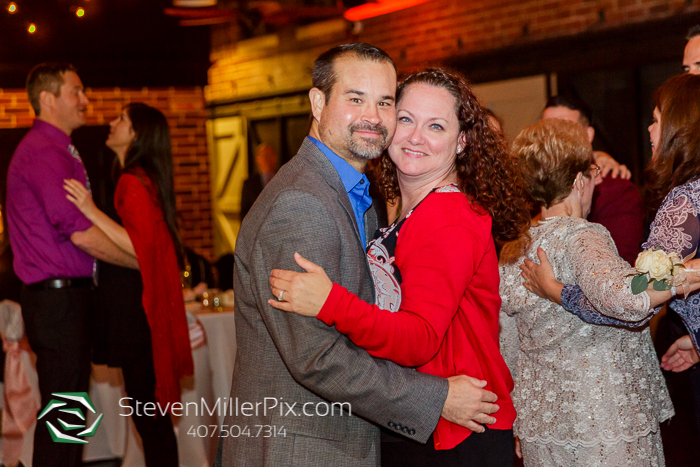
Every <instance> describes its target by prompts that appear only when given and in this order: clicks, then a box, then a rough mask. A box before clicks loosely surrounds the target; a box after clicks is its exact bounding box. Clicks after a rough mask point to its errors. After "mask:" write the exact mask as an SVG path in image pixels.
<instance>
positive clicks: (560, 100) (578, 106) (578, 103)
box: [544, 94, 593, 128]
mask: <svg viewBox="0 0 700 467" xmlns="http://www.w3.org/2000/svg"><path fill="white" fill-rule="evenodd" d="M550 107H566V108H567V109H571V110H576V111H577V112H578V113H579V114H581V118H580V119H579V123H580V124H581V125H583V126H584V128H587V127H589V126H591V121H592V120H593V113H592V112H591V107H590V106H589V105H588V104H586V103H585V102H583V101H582V100H581V99H579V98H577V97H574V96H571V95H567V94H559V95H557V96H552V97H550V98H549V99H548V100H547V105H545V106H544V108H545V109H548V108H550Z"/></svg>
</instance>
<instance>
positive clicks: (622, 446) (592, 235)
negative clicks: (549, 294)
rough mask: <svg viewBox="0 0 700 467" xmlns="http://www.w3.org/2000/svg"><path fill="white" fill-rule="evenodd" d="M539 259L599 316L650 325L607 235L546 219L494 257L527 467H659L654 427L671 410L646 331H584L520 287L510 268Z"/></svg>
mask: <svg viewBox="0 0 700 467" xmlns="http://www.w3.org/2000/svg"><path fill="white" fill-rule="evenodd" d="M537 247H542V248H543V249H544V250H545V252H546V253H547V257H548V258H549V260H550V262H551V263H552V266H553V268H554V272H555V275H556V277H557V279H558V280H559V281H561V282H564V283H567V284H576V285H578V286H579V287H580V288H581V289H582V291H583V293H584V294H585V295H586V297H587V298H588V299H589V300H590V302H591V303H592V304H593V306H595V308H596V309H597V310H598V311H599V312H600V313H602V314H605V315H607V316H611V317H614V318H617V319H621V320H625V321H638V320H641V319H643V318H645V317H646V316H648V315H649V314H650V313H651V312H652V311H653V310H650V308H649V296H648V295H647V294H646V293H642V294H639V295H632V293H631V291H630V281H631V277H625V276H626V275H627V274H630V273H634V272H635V271H634V269H632V268H631V267H630V266H629V264H628V263H627V262H625V261H624V260H623V259H622V258H620V257H619V256H618V254H617V250H616V248H615V245H614V243H613V241H612V239H611V238H610V234H609V233H608V231H607V230H605V228H603V227H602V226H600V225H599V224H593V223H589V222H587V221H586V220H584V219H575V218H570V217H554V218H550V219H549V220H547V221H545V222H543V223H540V224H539V225H536V226H534V227H532V228H531V229H530V238H523V239H521V240H520V241H517V242H513V243H511V244H508V245H506V246H505V247H504V248H503V250H502V251H501V260H500V273H501V286H500V293H501V298H502V300H503V303H502V306H501V349H502V353H503V355H504V357H505V358H506V363H507V364H508V366H509V367H510V369H511V371H512V373H513V375H514V379H515V389H514V390H513V394H512V396H513V402H514V404H515V408H516V410H517V412H518V417H517V419H516V421H515V427H514V432H515V434H516V435H517V436H519V437H520V440H521V443H522V448H523V456H524V460H525V465H526V466H627V465H634V466H635V467H642V466H663V465H665V462H664V455H663V449H662V445H661V436H660V433H659V423H660V422H662V421H664V420H667V419H668V418H670V417H671V416H673V414H674V412H673V405H672V404H671V399H670V397H669V394H668V390H667V388H666V384H665V382H664V379H663V376H662V374H661V371H660V369H659V362H658V360H657V358H656V353H655V352H654V347H653V345H652V342H651V338H650V335H649V329H648V328H643V329H641V330H628V329H625V328H619V327H612V326H600V325H593V324H588V323H585V322H584V321H582V320H581V319H579V318H578V317H576V316H575V315H573V314H571V313H569V312H567V311H565V310H564V309H563V308H562V307H560V306H559V305H557V304H555V303H552V302H550V301H549V300H545V299H542V298H539V297H537V296H536V295H534V294H532V293H530V292H528V291H527V290H526V289H525V287H523V285H522V278H521V277H520V270H519V269H518V266H519V265H520V264H521V263H522V262H523V259H524V258H525V257H527V258H529V259H531V260H533V261H538V260H537V255H536V252H537Z"/></svg>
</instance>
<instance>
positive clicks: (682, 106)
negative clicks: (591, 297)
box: [523, 74, 700, 371]
mask: <svg viewBox="0 0 700 467" xmlns="http://www.w3.org/2000/svg"><path fill="white" fill-rule="evenodd" d="M654 103H655V108H654V122H653V123H652V124H651V125H650V126H649V136H650V139H651V144H652V150H653V156H652V162H651V163H650V164H649V167H648V168H647V171H646V178H647V180H648V184H649V188H650V190H649V193H650V195H651V196H650V199H649V200H648V203H647V204H648V205H649V206H650V208H651V209H653V210H656V209H657V208H658V211H657V213H656V217H655V219H654V222H653V223H652V224H651V230H650V233H649V239H648V240H647V241H646V243H644V244H643V245H642V248H644V249H650V248H654V247H658V248H662V249H663V250H664V251H666V252H676V253H678V254H679V255H680V256H681V257H682V258H695V257H697V256H698V246H699V245H700V220H699V216H700V76H699V75H691V74H685V75H679V76H674V77H673V78H671V79H669V80H668V81H666V82H665V83H664V84H663V85H662V86H661V87H660V88H659V89H658V90H657V91H656V93H655V94H654ZM541 259H542V264H543V267H540V266H537V265H535V264H533V263H528V264H527V265H525V268H524V273H523V274H524V275H526V276H525V277H527V278H528V279H529V284H528V288H530V290H532V291H533V292H535V293H537V294H538V295H540V296H542V297H547V298H549V299H550V300H553V301H558V302H559V301H560V302H561V304H562V306H563V307H564V308H565V309H566V310H568V311H571V312H572V313H574V314H576V315H578V316H579V317H580V318H581V319H584V320H586V321H588V322H596V323H600V324H611V325H618V326H628V327H640V326H644V325H645V324H646V322H647V321H648V318H650V317H651V316H649V317H648V318H647V319H645V320H642V321H639V322H636V323H630V322H625V321H620V320H616V319H613V318H611V317H601V316H600V315H599V314H598V313H597V312H596V311H595V307H594V305H592V304H591V303H590V302H589V301H588V300H587V299H586V296H585V295H584V292H582V291H581V290H580V289H579V288H578V287H576V285H574V284H567V285H563V284H561V283H559V282H557V280H556V279H555V278H554V275H553V274H552V272H551V269H549V268H547V266H548V264H547V258H546V256H542V258H541ZM694 261H697V260H694ZM688 264H692V263H688ZM695 268H697V266H695ZM676 290H677V293H678V295H677V296H675V297H674V299H673V300H672V301H671V303H670V307H671V308H672V309H673V310H674V311H675V312H676V313H678V314H679V315H680V317H681V318H683V321H684V323H685V325H686V328H687V329H688V331H689V332H690V334H689V335H687V336H684V337H681V338H680V339H679V340H678V341H676V342H675V343H674V344H673V345H672V346H671V348H670V349H669V350H668V352H666V355H664V356H663V358H662V366H663V368H664V369H666V370H673V371H683V370H685V369H687V368H689V367H691V366H692V365H694V364H695V363H697V362H698V361H700V357H698V349H699V348H700V313H698V311H697V310H699V309H700V294H697V293H696V294H691V293H690V290H686V289H684V288H683V287H678V288H677V289H676ZM657 311H658V310H657Z"/></svg>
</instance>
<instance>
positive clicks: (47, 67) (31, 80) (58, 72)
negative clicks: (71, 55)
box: [27, 62, 78, 117]
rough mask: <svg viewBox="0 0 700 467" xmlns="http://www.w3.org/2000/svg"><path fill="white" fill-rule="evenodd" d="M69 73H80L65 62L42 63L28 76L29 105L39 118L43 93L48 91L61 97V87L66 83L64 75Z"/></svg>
mask: <svg viewBox="0 0 700 467" xmlns="http://www.w3.org/2000/svg"><path fill="white" fill-rule="evenodd" d="M68 71H72V72H74V73H77V72H78V70H77V69H76V68H75V67H74V66H73V65H71V64H70V63H65V62H64V63H53V62H50V63H40V64H38V65H37V66H35V67H34V68H32V70H31V71H30V72H29V75H28V76H27V96H29V103H30V104H31V105H32V108H33V109H34V113H36V115H37V117H38V116H39V114H40V113H41V105H40V104H39V96H40V95H41V91H48V92H50V93H51V94H53V95H54V96H56V97H59V96H60V95H61V86H63V83H64V82H65V80H64V79H63V75H64V73H66V72H68Z"/></svg>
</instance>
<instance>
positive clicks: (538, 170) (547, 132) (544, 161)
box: [513, 118, 593, 208]
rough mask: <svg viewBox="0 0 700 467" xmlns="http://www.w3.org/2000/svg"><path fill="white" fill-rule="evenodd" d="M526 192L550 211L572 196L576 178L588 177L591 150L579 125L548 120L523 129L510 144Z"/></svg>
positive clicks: (584, 132) (591, 158) (564, 121)
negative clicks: (579, 176)
mask: <svg viewBox="0 0 700 467" xmlns="http://www.w3.org/2000/svg"><path fill="white" fill-rule="evenodd" d="M513 155H514V156H515V157H517V158H518V160H519V161H520V169H521V172H522V174H523V180H524V182H525V189H526V190H527V192H528V193H529V194H530V196H532V199H533V200H535V202H536V203H537V204H539V205H540V206H544V207H545V208H549V207H551V206H552V205H554V204H557V203H559V202H561V201H562V200H564V199H565V198H566V197H567V196H569V194H570V193H571V186H572V185H573V184H574V180H576V176H577V175H578V174H579V173H581V174H583V176H584V177H587V178H590V176H591V171H590V170H589V169H590V168H591V163H592V160H593V150H592V149H591V143H590V142H588V135H587V134H586V130H584V128H583V126H581V124H579V123H576V122H569V121H567V120H559V119H553V118H548V119H545V120H540V121H539V122H537V123H535V124H534V125H530V126H528V127H526V128H525V129H523V131H521V132H520V134H518V136H517V137H516V138H515V141H513Z"/></svg>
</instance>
